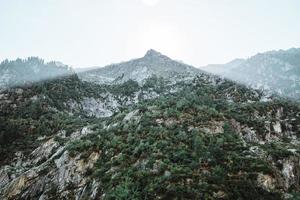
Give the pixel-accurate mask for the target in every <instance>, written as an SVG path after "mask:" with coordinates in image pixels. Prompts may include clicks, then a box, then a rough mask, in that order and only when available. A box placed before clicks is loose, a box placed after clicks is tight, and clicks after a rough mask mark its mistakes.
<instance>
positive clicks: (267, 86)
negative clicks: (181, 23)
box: [202, 48, 300, 99]
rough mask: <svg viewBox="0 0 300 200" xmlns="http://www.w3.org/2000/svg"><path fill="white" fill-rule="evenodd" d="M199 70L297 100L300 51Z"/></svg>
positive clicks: (254, 57)
mask: <svg viewBox="0 0 300 200" xmlns="http://www.w3.org/2000/svg"><path fill="white" fill-rule="evenodd" d="M202 69H203V70H205V71H208V72H210V73H214V74H218V75H221V76H224V77H226V78H229V79H232V80H234V81H238V82H241V83H244V84H247V85H250V86H251V87H253V88H256V89H263V90H268V91H270V92H275V93H277V94H279V95H281V96H285V97H289V98H293V99H300V48H292V49H289V50H279V51H268V52H265V53H259V54H256V55H255V56H252V57H250V58H248V59H237V60H234V61H232V62H229V63H227V64H221V65H208V66H205V67H203V68H202Z"/></svg>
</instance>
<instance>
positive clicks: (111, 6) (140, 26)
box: [0, 0, 300, 67]
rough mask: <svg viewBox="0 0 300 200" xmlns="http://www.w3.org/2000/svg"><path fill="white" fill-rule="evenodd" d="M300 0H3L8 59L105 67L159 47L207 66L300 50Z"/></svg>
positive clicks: (0, 37)
mask: <svg viewBox="0 0 300 200" xmlns="http://www.w3.org/2000/svg"><path fill="white" fill-rule="evenodd" d="M299 10H300V0H0V46H1V49H0V60H4V59H5V58H8V59H15V58H17V57H21V58H25V57H28V56H39V57H41V58H44V59H45V60H47V61H49V60H58V61H62V62H63V63H65V64H69V65H71V66H74V67H90V66H104V65H107V64H110V63H115V62H120V61H125V60H128V59H131V58H136V57H141V56H143V55H144V54H145V52H146V51H147V49H150V48H153V49H156V50H158V51H160V52H162V53H163V54H166V55H168V56H170V57H172V58H175V59H178V60H183V61H184V62H186V63H189V64H192V65H195V66H201V65H205V64H208V63H224V62H228V61H230V60H231V59H234V58H237V57H249V56H251V55H253V54H256V53H257V52H263V51H267V50H272V49H288V48H291V47H300V11H299Z"/></svg>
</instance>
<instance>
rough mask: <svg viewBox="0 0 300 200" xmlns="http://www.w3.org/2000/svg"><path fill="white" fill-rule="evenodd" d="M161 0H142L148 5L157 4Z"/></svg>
mask: <svg viewBox="0 0 300 200" xmlns="http://www.w3.org/2000/svg"><path fill="white" fill-rule="evenodd" d="M159 1H160V0H142V2H143V3H144V4H145V5H147V6H155V5H156V4H157V3H158V2H159Z"/></svg>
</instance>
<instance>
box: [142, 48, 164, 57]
mask: <svg viewBox="0 0 300 200" xmlns="http://www.w3.org/2000/svg"><path fill="white" fill-rule="evenodd" d="M160 56H162V54H161V53H160V52H158V51H155V50H154V49H149V50H148V51H147V53H146V54H145V56H144V57H160Z"/></svg>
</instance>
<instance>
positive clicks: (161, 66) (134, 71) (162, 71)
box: [79, 49, 201, 83]
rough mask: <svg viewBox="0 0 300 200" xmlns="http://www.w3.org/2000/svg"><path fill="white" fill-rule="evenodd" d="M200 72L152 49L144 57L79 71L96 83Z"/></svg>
mask: <svg viewBox="0 0 300 200" xmlns="http://www.w3.org/2000/svg"><path fill="white" fill-rule="evenodd" d="M200 72H201V71H200V70H198V69H197V68H194V67H192V66H189V65H186V64H183V63H180V62H177V61H174V60H172V59H170V58H169V57H167V56H165V55H162V54H161V53H159V52H157V51H155V50H152V49H151V50H149V51H148V52H147V53H146V54H145V56H144V57H142V58H138V59H135V60H131V61H128V62H123V63H119V64H113V65H109V66H106V67H103V68H98V69H94V70H90V71H87V72H83V73H79V77H80V78H81V79H82V80H84V81H90V82H95V83H113V82H124V81H127V80H129V79H132V80H135V81H137V82H139V83H141V82H143V81H144V80H145V79H146V78H149V77H151V76H152V75H157V76H161V77H171V76H174V75H176V74H197V73H200Z"/></svg>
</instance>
